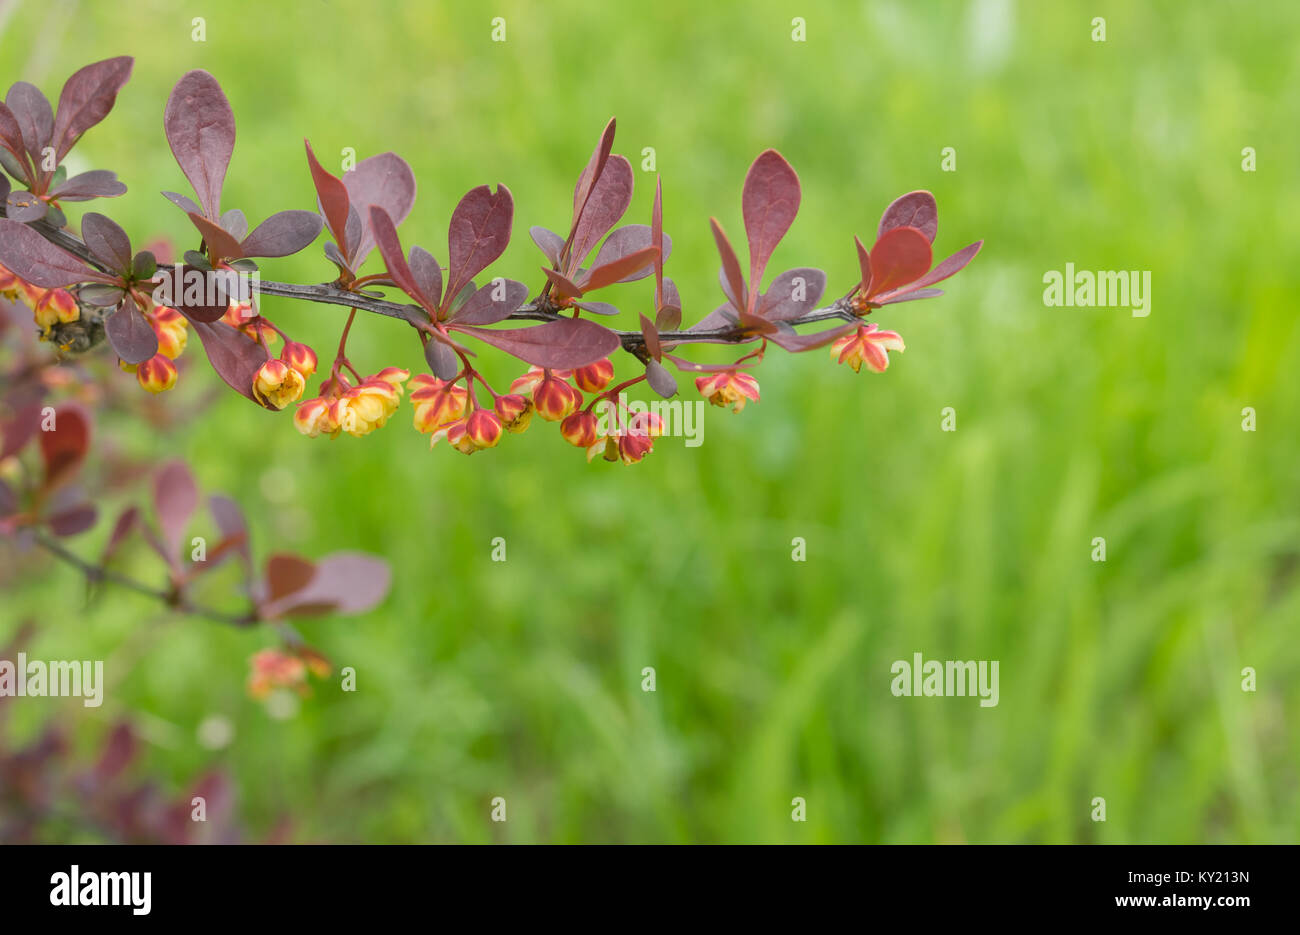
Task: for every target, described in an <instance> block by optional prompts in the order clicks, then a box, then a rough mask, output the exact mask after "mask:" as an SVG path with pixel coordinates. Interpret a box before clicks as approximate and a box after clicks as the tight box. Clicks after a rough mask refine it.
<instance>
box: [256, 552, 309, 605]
mask: <svg viewBox="0 0 1300 935" xmlns="http://www.w3.org/2000/svg"><path fill="white" fill-rule="evenodd" d="M315 576H316V565H315V563H313V562H311V561H308V560H307V559H305V558H302V557H301V556H298V555H290V554H288V553H277V554H275V555H272V556H271V557H270V558H268V559H267V560H266V597H267V603H271V602H274V601H278V600H280V599H281V598H284V597H288V596H289V595H290V594H294V593H296V592H298V591H301V590H302V589H303V588H305V587H307V585H308V584H310V583H311V579H312V578H314V577H315Z"/></svg>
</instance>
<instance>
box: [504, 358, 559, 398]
mask: <svg viewBox="0 0 1300 935" xmlns="http://www.w3.org/2000/svg"><path fill="white" fill-rule="evenodd" d="M545 376H546V371H545V370H543V369H542V368H541V367H538V366H536V365H534V366H531V367H529V368H528V372H527V373H525V374H524V375H523V376H520V377H515V379H514V382H512V383H511V384H510V392H512V393H521V394H522V393H531V392H532V391H533V390H535V389H536V388H537V384H539V383H541V382H542V379H543V378H544V377H545ZM551 376H553V377H557V378H558V379H560V380H567V379H569V376H570V371H568V370H552V371H551Z"/></svg>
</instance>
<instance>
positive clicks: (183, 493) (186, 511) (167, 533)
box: [153, 461, 199, 556]
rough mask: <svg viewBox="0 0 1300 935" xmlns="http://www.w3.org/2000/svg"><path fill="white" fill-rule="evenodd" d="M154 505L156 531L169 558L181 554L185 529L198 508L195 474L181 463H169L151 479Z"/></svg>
mask: <svg viewBox="0 0 1300 935" xmlns="http://www.w3.org/2000/svg"><path fill="white" fill-rule="evenodd" d="M153 503H154V509H155V510H156V511H157V514H158V528H159V529H160V530H161V531H162V539H163V544H164V545H165V546H166V548H167V553H168V555H170V556H176V555H178V554H179V553H180V550H181V542H182V541H183V540H184V538H185V527H186V526H187V525H189V522H190V517H191V516H193V515H194V510H195V508H196V507H197V506H198V505H199V490H198V487H197V486H195V483H194V475H193V474H191V473H190V469H189V468H188V467H186V466H185V462H184V461H169V462H167V463H166V464H165V465H163V466H162V468H160V469H159V470H158V473H157V474H155V475H154V478H153Z"/></svg>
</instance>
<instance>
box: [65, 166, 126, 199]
mask: <svg viewBox="0 0 1300 935" xmlns="http://www.w3.org/2000/svg"><path fill="white" fill-rule="evenodd" d="M125 194H126V186H125V185H123V184H122V183H121V182H119V181H118V180H117V173H116V172H110V171H108V170H107V169H92V170H91V171H89V172H82V173H81V174H80V175H74V176H73V177H72V178H70V179H68V180H66V181H65V182H64V183H63V184H62V185H59V186H58V187H56V188H54V189H53V190H52V191H51V192H50V197H51V198H57V199H59V200H60V201H89V200H90V199H92V198H116V197H117V196H118V195H125Z"/></svg>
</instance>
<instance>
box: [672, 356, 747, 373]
mask: <svg viewBox="0 0 1300 935" xmlns="http://www.w3.org/2000/svg"><path fill="white" fill-rule="evenodd" d="M664 360H670V361H672V362H673V366H675V367H676V368H677V369H678V370H685V371H687V372H689V373H722V372H723V371H724V370H735V369H736V368H737V367H739V368H740V369H741V370H745V369H748V368H749V367H752V366H754V364H756V363H757V361H755V360H752V359H751V360H749V361H746V362H745V363H742V364H697V363H696V362H695V361H693V360H686V359H685V358H682V357H674V356H673V355H672V354H665V355H664Z"/></svg>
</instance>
